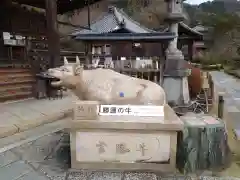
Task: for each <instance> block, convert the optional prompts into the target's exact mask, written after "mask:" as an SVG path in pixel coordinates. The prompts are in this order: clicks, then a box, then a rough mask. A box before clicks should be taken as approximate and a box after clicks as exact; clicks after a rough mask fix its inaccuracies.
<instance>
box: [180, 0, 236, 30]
mask: <svg viewBox="0 0 240 180" xmlns="http://www.w3.org/2000/svg"><path fill="white" fill-rule="evenodd" d="M184 8H185V10H186V12H187V13H188V15H189V17H191V19H190V24H191V25H192V26H194V25H196V24H198V23H201V24H202V23H204V22H202V21H203V20H204V18H206V16H210V15H214V14H215V15H218V14H226V13H227V14H240V2H239V1H237V0H215V1H212V2H205V3H202V4H200V5H190V4H186V3H185V4H184Z"/></svg>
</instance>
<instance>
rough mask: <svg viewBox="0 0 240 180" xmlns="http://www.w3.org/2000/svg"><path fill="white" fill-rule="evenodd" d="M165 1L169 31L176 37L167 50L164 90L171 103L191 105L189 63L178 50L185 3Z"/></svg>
mask: <svg viewBox="0 0 240 180" xmlns="http://www.w3.org/2000/svg"><path fill="white" fill-rule="evenodd" d="M165 1H166V2H167V8H168V15H167V17H166V19H165V20H166V22H167V23H168V25H169V31H170V32H173V33H175V35H176V37H175V38H174V39H173V40H172V41H170V43H169V45H168V48H167V50H166V63H165V69H164V71H165V72H164V81H163V88H164V90H165V92H166V95H167V100H168V102H169V103H171V104H174V105H184V104H187V103H189V89H188V80H187V76H188V71H187V67H186V63H187V62H186V61H185V60H184V56H183V54H182V52H181V51H180V50H179V49H178V48H177V42H178V25H179V22H181V21H183V20H184V19H185V17H184V14H183V9H182V7H183V2H182V0H165Z"/></svg>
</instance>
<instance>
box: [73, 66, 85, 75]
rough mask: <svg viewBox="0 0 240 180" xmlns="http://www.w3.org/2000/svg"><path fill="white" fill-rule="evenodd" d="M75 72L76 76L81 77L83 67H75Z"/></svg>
mask: <svg viewBox="0 0 240 180" xmlns="http://www.w3.org/2000/svg"><path fill="white" fill-rule="evenodd" d="M73 72H74V75H75V76H79V75H81V74H82V72H83V66H74V69H73Z"/></svg>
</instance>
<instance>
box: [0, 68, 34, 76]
mask: <svg viewBox="0 0 240 180" xmlns="http://www.w3.org/2000/svg"><path fill="white" fill-rule="evenodd" d="M10 73H30V70H29V69H25V68H0V74H1V75H2V74H10Z"/></svg>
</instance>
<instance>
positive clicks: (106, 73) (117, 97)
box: [48, 57, 166, 105]
mask: <svg viewBox="0 0 240 180" xmlns="http://www.w3.org/2000/svg"><path fill="white" fill-rule="evenodd" d="M48 74H49V75H51V76H53V77H55V78H58V79H59V81H56V82H52V86H63V87H66V88H67V89H69V90H71V91H72V92H73V93H74V94H75V95H76V96H77V97H78V98H79V99H80V100H89V101H99V102H101V103H102V104H117V103H119V104H154V105H165V103H166V96H165V92H164V90H163V88H162V87H161V86H159V85H158V84H156V83H154V82H151V81H148V80H144V79H139V78H134V77H130V76H127V75H124V74H121V73H118V72H115V71H113V70H111V69H102V68H97V69H91V70H84V69H83V67H82V66H81V65H80V61H79V58H78V57H76V63H68V61H67V59H66V58H64V65H63V66H60V67H57V68H52V69H49V70H48Z"/></svg>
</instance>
